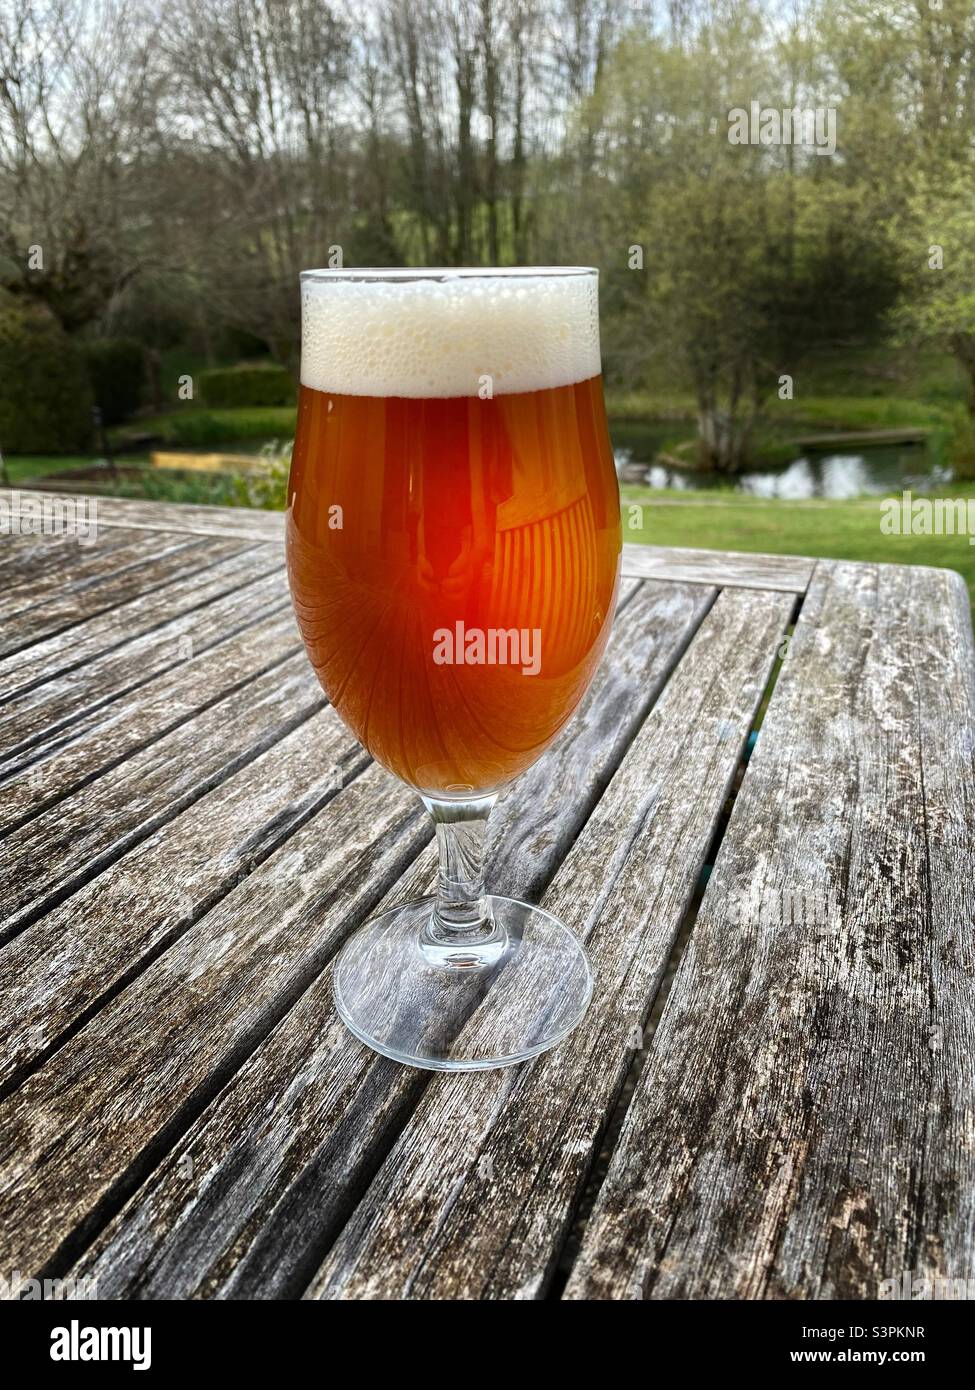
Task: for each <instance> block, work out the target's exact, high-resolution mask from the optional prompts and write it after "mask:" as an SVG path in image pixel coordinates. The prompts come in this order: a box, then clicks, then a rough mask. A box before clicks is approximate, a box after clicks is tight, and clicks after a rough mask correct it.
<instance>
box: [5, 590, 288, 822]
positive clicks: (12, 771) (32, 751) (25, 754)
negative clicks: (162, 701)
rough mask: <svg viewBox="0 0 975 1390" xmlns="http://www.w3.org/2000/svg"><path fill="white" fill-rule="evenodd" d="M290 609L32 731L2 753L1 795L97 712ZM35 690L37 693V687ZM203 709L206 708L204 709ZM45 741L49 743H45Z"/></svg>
mask: <svg viewBox="0 0 975 1390" xmlns="http://www.w3.org/2000/svg"><path fill="white" fill-rule="evenodd" d="M258 582H259V581H258ZM216 601H217V600H210V602H216ZM289 607H290V604H289V601H288V600H287V599H282V600H281V601H280V602H278V603H273V604H270V605H269V606H268V607H266V608H262V609H255V610H254V611H253V612H251V613H250V614H249V615H248V616H247V617H246V618H244V619H243V620H242V621H240V622H238V623H236V624H235V625H234V626H232V627H227V628H224V629H222V630H221V631H220V632H219V633H218V634H217V635H216V636H214V637H213V638H211V639H210V640H209V641H204V642H202V643H201V644H200V645H197V644H196V641H195V640H194V645H193V655H192V656H188V657H182V658H181V657H176V658H174V660H173V661H171V662H170V663H169V664H168V665H166V666H161V667H160V668H159V669H158V670H156V671H153V672H152V673H151V674H150V675H148V676H146V677H145V678H144V679H142V680H134V681H133V682H132V683H131V684H130V685H124V686H120V687H119V688H118V689H117V690H112V691H110V692H109V693H108V694H107V695H105V696H103V697H102V698H101V699H98V700H95V701H94V702H93V703H92V704H90V705H83V706H81V707H80V708H78V709H76V710H73V711H72V713H71V714H70V715H68V716H66V717H65V718H64V719H62V720H60V721H58V720H53V721H52V722H51V723H48V724H45V725H44V726H43V727H41V728H39V729H37V730H35V732H34V733H32V734H31V735H30V736H29V737H28V738H26V739H24V741H23V742H22V743H19V744H15V745H14V746H13V747H11V748H10V749H9V750H8V751H7V752H6V753H5V755H4V761H3V764H2V766H0V791H2V789H3V785H4V784H5V783H6V782H7V781H9V780H10V777H11V776H15V775H17V774H18V773H21V772H23V771H25V770H26V769H27V768H29V767H32V766H34V765H35V764H36V763H39V762H43V761H44V760H46V759H47V758H48V757H50V756H51V755H53V754H54V753H56V752H57V751H59V750H60V749H62V748H64V747H66V746H67V745H68V744H70V743H72V742H73V741H74V740H75V738H76V737H77V733H76V728H75V726H76V725H77V724H78V723H80V722H81V721H82V720H84V719H89V718H90V717H91V716H92V715H96V714H98V712H99V711H101V710H107V709H109V708H110V707H111V706H112V705H115V704H118V703H120V702H122V701H127V700H128V699H129V698H130V697H131V696H133V695H135V694H137V693H138V692H139V691H145V690H147V689H148V688H150V687H151V686H152V684H153V682H155V681H158V680H160V679H162V678H163V677H165V676H168V675H171V674H172V672H173V671H176V670H178V669H179V668H180V667H181V666H189V665H190V663H191V662H193V661H196V660H197V659H198V658H199V657H201V656H203V655H204V654H205V653H207V652H211V651H213V650H214V649H215V648H217V647H220V646H222V645H223V643H224V642H229V641H232V640H233V639H234V638H235V637H239V636H240V635H241V634H242V633H244V632H246V631H247V630H248V628H252V627H257V626H258V625H259V624H261V623H263V622H265V621H266V620H267V619H268V618H274V617H277V616H278V615H280V614H282V613H285V612H287V611H288V609H289ZM194 611H197V612H199V611H201V610H199V609H198V610H194ZM180 616H181V617H182V616H183V615H182V614H181V615H180ZM142 635H143V634H140V636H142ZM131 640H133V641H134V640H137V639H135V638H133V639H131ZM297 650H298V647H297V646H295V647H294V648H293V649H292V650H291V651H290V652H289V653H288V656H289V657H290V656H293V655H294V653H295V652H296V651H297ZM269 669H270V667H261V668H260V669H256V670H255V671H254V674H255V675H260V674H261V673H262V672H263V671H264V670H269ZM34 688H35V689H36V688H37V687H34ZM202 708H205V706H204V707H202ZM179 722H180V721H178V720H177V721H174V724H173V725H171V726H169V727H170V728H174V727H176V724H178V723H179ZM87 732H88V731H87V730H86V731H85V733H84V734H82V737H84V736H86V734H87ZM56 734H61V735H63V737H61V738H56V739H54V738H53V737H52V736H53V735H56ZM45 740H51V741H50V742H45ZM39 744H43V747H40V748H38V745H39ZM139 747H140V748H141V747H145V744H140V745H139ZM137 751H138V748H133V749H130V750H129V751H128V752H127V753H126V755H125V756H126V757H129V756H130V755H131V753H134V752H137ZM55 799H60V798H55ZM46 804H47V803H40V802H39V803H38V805H37V807H36V808H35V809H36V810H41V809H42V808H43V806H44V805H46ZM4 833H6V832H5V831H0V839H2V838H3V834H4Z"/></svg>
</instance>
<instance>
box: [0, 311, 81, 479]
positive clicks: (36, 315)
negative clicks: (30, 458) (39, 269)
mask: <svg viewBox="0 0 975 1390" xmlns="http://www.w3.org/2000/svg"><path fill="white" fill-rule="evenodd" d="M91 408H92V395H91V386H90V384H89V380H88V373H87V371H86V370H85V362H84V358H83V356H82V354H81V352H80V351H79V350H78V347H77V345H76V344H75V343H74V342H73V341H72V339H71V338H69V337H68V335H67V333H65V331H64V329H63V328H62V327H61V325H60V324H59V323H58V321H57V319H56V318H55V317H54V315H53V314H52V313H51V311H50V310H49V309H48V308H47V307H46V306H45V305H43V304H39V303H38V302H37V301H35V300H30V299H25V298H23V297H21V296H19V295H12V294H9V293H7V292H6V291H0V449H3V451H4V452H5V453H9V454H70V453H77V452H84V451H85V450H86V449H87V448H88V444H89V441H90V439H91V432H92V414H91Z"/></svg>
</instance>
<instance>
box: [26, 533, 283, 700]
mask: <svg viewBox="0 0 975 1390" xmlns="http://www.w3.org/2000/svg"><path fill="white" fill-rule="evenodd" d="M206 555H207V559H206V560H205V561H201V567H200V568H199V569H195V570H194V569H193V568H192V567H190V568H188V571H187V572H184V573H183V574H181V575H180V577H179V578H177V579H174V580H173V581H172V583H170V584H167V585H166V586H165V588H162V589H153V590H152V591H151V592H149V593H147V594H142V595H141V596H140V597H139V598H134V599H132V600H131V602H129V603H126V604H123V605H122V606H121V607H119V608H113V609H112V610H111V611H110V612H108V613H101V614H99V615H98V617H96V618H90V619H89V620H88V621H87V622H84V623H79V624H78V626H77V627H73V628H70V629H69V630H68V631H67V632H61V633H57V634H56V635H55V636H53V637H48V638H46V639H44V640H43V641H40V642H36V643H34V645H33V646H30V647H28V648H26V649H25V650H23V651H20V652H17V653H16V654H15V655H14V656H9V657H6V658H4V659H2V660H0V703H2V702H3V701H4V700H8V699H9V698H10V697H11V696H12V695H14V694H16V693H17V692H18V691H21V690H25V689H27V688H28V687H29V686H31V685H35V684H37V683H38V682H39V681H45V680H51V679H52V678H53V677H55V676H56V675H58V674H59V673H61V672H66V671H73V670H76V669H77V668H78V667H81V666H82V665H83V664H84V663H85V662H87V661H91V660H92V659H93V658H94V657H96V656H97V655H98V654H99V653H101V652H105V651H108V650H110V649H112V648H115V647H118V646H120V645H121V644H122V643H124V642H128V641H131V640H132V639H133V638H134V637H137V636H139V634H140V633H146V632H150V631H151V630H152V629H153V628H156V627H160V626H161V625H162V624H163V623H167V622H171V621H172V620H173V619H174V618H177V617H178V616H179V615H180V614H181V613H190V612H192V611H193V610H194V609H197V608H202V607H203V605H204V604H206V603H210V602H212V601H213V600H214V599H215V598H219V597H221V596H222V595H223V594H229V593H234V592H235V591H237V590H238V589H240V588H241V586H243V585H244V584H249V583H252V582H254V581H255V580H257V579H259V578H261V577H262V576H263V575H266V574H272V573H274V572H276V571H277V570H278V569H279V568H280V565H279V562H278V560H277V557H275V556H274V555H273V553H272V552H271V551H270V548H269V547H266V546H249V545H243V544H242V543H241V542H240V541H233V540H218V541H211V542H210V543H209V545H208V546H207V548H206ZM78 679H79V680H83V677H82V676H80V675H79V677H78Z"/></svg>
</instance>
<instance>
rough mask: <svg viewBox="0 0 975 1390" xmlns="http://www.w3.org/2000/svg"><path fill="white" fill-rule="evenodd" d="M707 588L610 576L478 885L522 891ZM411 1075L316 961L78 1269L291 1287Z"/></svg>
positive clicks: (271, 1289)
mask: <svg viewBox="0 0 975 1390" xmlns="http://www.w3.org/2000/svg"><path fill="white" fill-rule="evenodd" d="M713 599H714V593H713V591H709V592H705V591H703V590H701V589H699V588H697V587H696V586H693V587H692V586H680V585H664V584H660V585H657V584H652V585H641V586H639V587H635V586H634V585H633V584H632V582H631V583H627V584H626V585H625V586H624V592H623V595H622V603H621V608H620V611H619V613H618V616H617V619H616V624H615V626H614V630H613V635H612V638H611V641H610V645H609V648H608V651H607V654H606V657H605V659H604V661H603V664H602V666H601V668H600V671H599V674H598V675H597V677H596V680H595V681H594V683H593V685H592V686H591V687H590V690H589V691H588V693H587V695H586V698H585V700H584V701H583V705H582V707H581V709H580V710H579V712H578V713H577V715H576V716H575V718H573V719H572V720H571V721H570V723H569V724H568V725H567V726H566V728H565V730H564V731H563V732H562V734H561V735H560V737H559V738H558V740H557V741H556V743H555V744H554V745H553V747H552V748H551V749H549V751H548V752H547V753H546V754H545V755H544V757H543V758H542V759H541V760H540V762H539V763H538V764H537V765H536V767H535V768H533V769H532V771H531V772H530V773H529V774H527V775H526V776H525V777H523V778H521V779H519V782H518V784H517V785H516V787H515V789H514V792H513V793H512V795H510V796H509V797H507V798H505V799H504V800H503V801H502V802H501V803H500V804H499V806H498V808H497V810H496V812H495V815H496V817H497V821H496V824H495V826H494V830H493V833H492V835H491V840H490V851H489V865H488V873H487V878H488V882H489V883H490V884H491V886H492V888H496V887H498V886H499V885H500V886H502V887H503V890H504V891H505V892H508V893H513V894H515V895H518V896H531V894H532V893H533V892H535V891H536V890H537V889H539V888H541V887H544V886H545V885H546V883H547V882H548V880H549V879H550V878H551V875H552V873H553V872H554V871H555V868H556V867H557V864H558V862H559V861H560V860H561V858H562V857H563V855H564V853H565V849H566V847H567V845H568V844H569V843H571V841H572V840H573V839H574V838H575V836H576V834H577V833H578V831H579V829H580V827H581V826H582V824H583V823H584V821H585V819H586V817H587V815H588V814H589V811H590V809H591V803H592V801H593V799H594V798H595V796H596V795H597V794H598V790H599V789H600V788H601V787H602V786H603V785H605V783H606V782H607V781H608V780H609V778H610V777H611V775H612V773H613V771H614V770H615V768H616V766H617V764H618V763H619V761H620V759H621V758H622V756H623V753H624V751H625V749H626V747H627V746H628V744H629V743H630V742H631V741H632V739H633V737H634V735H635V734H636V731H637V730H638V729H639V727H640V724H641V722H642V719H643V717H644V715H645V712H646V709H647V707H648V705H649V704H650V703H651V702H652V701H653V699H654V698H655V696H656V695H657V693H658V692H659V689H660V687H661V686H662V684H663V682H664V680H665V679H666V677H667V675H668V673H669V672H670V671H671V670H672V668H673V666H674V665H675V664H676V662H677V661H678V659H679V658H680V656H681V654H682V653H683V652H684V650H685V648H686V646H687V644H688V642H689V641H690V639H691V637H692V635H693V633H694V631H695V629H696V628H697V626H698V625H699V623H700V621H701V619H702V617H703V615H704V614H705V612H706V611H707V608H708V606H709V605H710V603H711V602H712V601H713ZM434 881H435V860H434V858H433V855H432V853H425V854H424V855H423V856H421V858H420V859H419V860H418V861H417V864H416V865H414V866H413V867H412V868H411V870H410V872H409V873H408V874H407V876H406V878H405V880H404V881H403V882H401V883H399V884H397V885H396V886H395V888H394V889H393V890H392V891H391V893H390V895H389V898H388V900H387V901H388V903H389V904H390V905H391V904H392V902H394V901H405V900H409V899H411V898H415V897H421V896H424V895H426V894H428V893H429V892H431V891H432V889H433V885H434ZM426 1080H427V1078H426V1076H425V1075H424V1074H421V1073H418V1072H416V1071H414V1070H413V1069H411V1068H405V1067H399V1066H397V1065H396V1064H394V1063H391V1062H389V1061H387V1060H386V1059H385V1058H382V1057H379V1056H377V1055H376V1054H375V1053H373V1052H370V1051H369V1050H368V1049H367V1048H364V1047H361V1046H360V1045H359V1044H358V1043H357V1042H356V1041H355V1039H354V1038H352V1037H350V1035H349V1034H348V1033H347V1032H346V1030H345V1028H344V1027H342V1026H341V1025H340V1024H339V1023H338V1022H337V1020H336V1016H335V1011H334V1006H333V1004H332V997H331V976H330V972H326V973H325V974H324V975H323V976H322V977H321V978H320V979H319V980H318V981H316V983H315V984H314V985H313V987H312V988H311V989H310V990H309V992H308V994H307V995H306V996H305V997H304V998H303V999H302V1000H301V1001H300V1003H299V1004H298V1005H297V1006H296V1007H295V1009H293V1010H292V1012H291V1013H290V1014H288V1015H287V1016H286V1017H285V1018H284V1019H283V1020H282V1022H281V1024H280V1025H279V1027H278V1028H277V1029H276V1030H275V1032H274V1033H273V1034H272V1035H271V1036H270V1037H269V1038H268V1039H267V1041H266V1043H265V1044H263V1045H262V1046H261V1047H260V1048H259V1049H258V1050H257V1051H256V1052H255V1053H254V1055H253V1057H252V1058H251V1059H250V1061H249V1062H248V1064H247V1066H246V1067H245V1068H244V1069H243V1070H242V1071H241V1072H240V1074H239V1075H238V1076H237V1077H235V1078H234V1080H233V1082H232V1083H231V1084H230V1085H229V1086H228V1087H227V1089H226V1091H225V1092H224V1093H222V1094H221V1095H220V1096H219V1097H218V1098H217V1099H216V1101H215V1102H214V1103H213V1105H212V1106H211V1107H210V1108H209V1109H208V1110H207V1111H206V1112H204V1114H203V1115H201V1117H200V1119H199V1121H198V1122H197V1124H196V1125H195V1126H194V1127H193V1128H192V1129H190V1130H189V1131H188V1132H187V1134H186V1135H185V1136H184V1137H183V1139H182V1140H181V1141H180V1142H179V1143H178V1144H177V1145H176V1146H175V1147H174V1148H173V1150H172V1152H171V1153H170V1155H169V1156H168V1158H167V1159H166V1160H165V1161H164V1162H163V1163H162V1164H161V1165H160V1167H159V1169H158V1171H157V1172H156V1173H155V1174H154V1175H153V1177H152V1179H151V1180H150V1182H149V1183H148V1184H147V1185H146V1187H145V1188H142V1189H140V1190H139V1191H138V1192H137V1193H136V1194H135V1195H134V1197H133V1198H132V1201H131V1202H130V1203H129V1205H128V1206H127V1207H126V1208H125V1210H124V1211H122V1212H121V1213H120V1214H119V1216H118V1218H117V1219H116V1221H115V1222H113V1223H112V1225H111V1226H110V1227H109V1228H108V1229H107V1230H106V1232H105V1234H104V1236H103V1237H102V1238H101V1239H100V1240H99V1241H98V1242H97V1243H96V1245H95V1246H94V1247H93V1249H92V1251H91V1252H90V1254H89V1255H88V1256H87V1257H86V1258H85V1260H84V1264H83V1267H84V1269H85V1270H86V1271H91V1272H95V1273H97V1276H98V1279H99V1288H100V1289H101V1290H102V1292H103V1293H105V1294H106V1295H107V1296H109V1297H126V1298H128V1297H142V1298H154V1297H223V1298H226V1297H262V1298H269V1297H281V1296H289V1295H296V1294H300V1293H301V1292H302V1290H303V1289H304V1287H305V1285H306V1284H307V1282H308V1280H309V1279H310V1278H311V1276H312V1274H313V1273H314V1271H315V1268H316V1267H317V1264H318V1261H319V1259H320V1257H321V1255H322V1254H323V1253H324V1250H325V1249H326V1248H327V1245H328V1242H329V1241H330V1239H331V1238H332V1237H333V1236H334V1234H335V1232H336V1231H337V1229H338V1228H339V1226H340V1225H341V1223H342V1222H343V1221H344V1220H345V1218H346V1217H347V1215H348V1214H349V1211H350V1210H351V1207H352V1205H353V1204H354V1201H355V1198H356V1196H357V1195H358V1192H359V1191H360V1190H361V1188H362V1187H363V1186H364V1185H365V1182H366V1181H367V1180H368V1177H369V1176H371V1174H372V1172H373V1171H374V1170H375V1168H376V1166H377V1165H378V1163H379V1161H380V1160H381V1158H382V1156H383V1153H384V1152H385V1149H386V1147H388V1145H389V1143H390V1142H392V1139H393V1138H394V1137H395V1134H396V1132H397V1129H398V1127H399V1125H400V1124H401V1123H402V1119H403V1117H404V1116H405V1114H406V1113H407V1112H408V1110H409V1107H410V1106H411V1105H412V1104H413V1102H414V1101H415V1099H416V1096H417V1094H418V1093H419V1091H420V1090H421V1089H422V1087H423V1086H424V1085H425V1084H426ZM188 1173H192V1174H193V1175H194V1176H193V1181H192V1182H189V1183H188V1182H187V1174H188ZM79 1268H80V1267H79Z"/></svg>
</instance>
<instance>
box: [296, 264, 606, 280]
mask: <svg viewBox="0 0 975 1390" xmlns="http://www.w3.org/2000/svg"><path fill="white" fill-rule="evenodd" d="M575 275H596V276H598V275H599V267H598V266H594V265H514V266H418V267H409V266H388V267H384V266H362V267H343V268H342V269H341V270H328V269H321V270H303V271H301V272H300V275H299V279H301V280H365V281H370V282H373V283H375V282H377V281H383V280H388V281H390V282H392V283H395V282H401V283H403V282H409V281H413V280H432V281H435V282H436V283H438V284H442V283H444V282H446V281H448V280H497V279H509V278H510V279H532V278H534V279H548V278H550V279H553V280H554V279H556V278H558V277H559V276H575Z"/></svg>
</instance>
